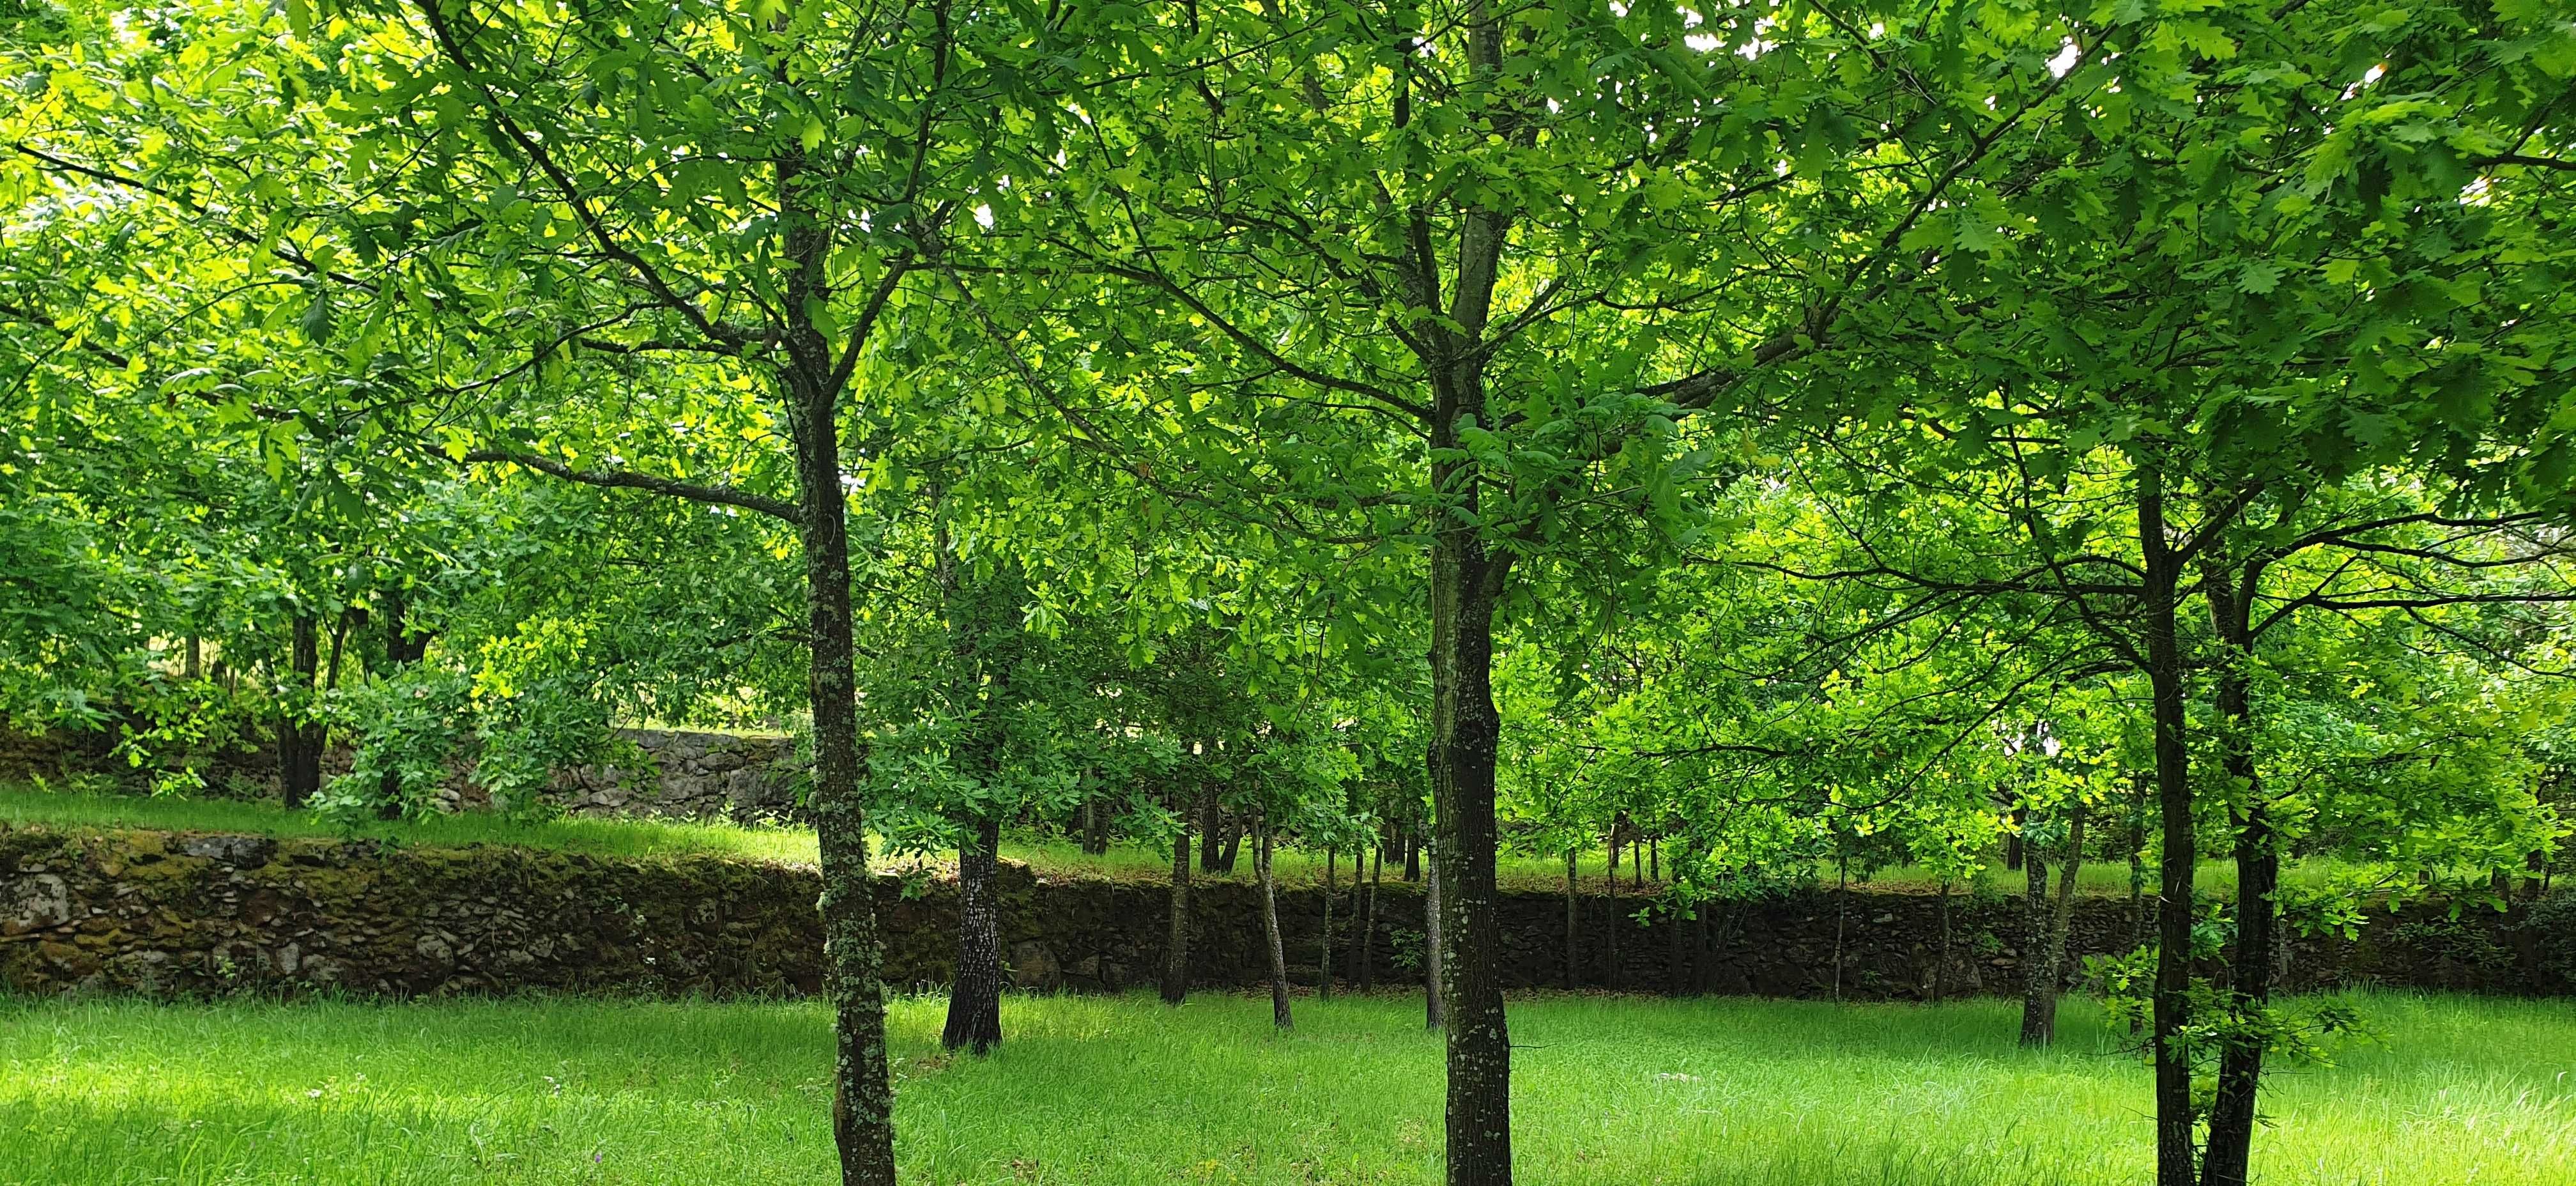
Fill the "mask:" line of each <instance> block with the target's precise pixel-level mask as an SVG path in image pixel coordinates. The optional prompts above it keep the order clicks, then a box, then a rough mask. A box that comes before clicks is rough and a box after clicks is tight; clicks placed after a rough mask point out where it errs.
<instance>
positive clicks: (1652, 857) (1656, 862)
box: [1646, 838, 1664, 885]
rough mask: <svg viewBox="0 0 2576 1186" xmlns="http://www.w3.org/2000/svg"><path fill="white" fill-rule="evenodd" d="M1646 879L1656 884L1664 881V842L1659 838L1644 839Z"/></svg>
mask: <svg viewBox="0 0 2576 1186" xmlns="http://www.w3.org/2000/svg"><path fill="white" fill-rule="evenodd" d="M1646 880H1648V881H1651V882H1654V883H1655V884H1657V885H1662V884H1663V882H1664V842H1663V841H1661V840H1657V839H1652V838H1649V839H1648V840H1647V841H1646Z"/></svg>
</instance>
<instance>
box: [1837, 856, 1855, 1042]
mask: <svg viewBox="0 0 2576 1186" xmlns="http://www.w3.org/2000/svg"><path fill="white" fill-rule="evenodd" d="M1834 847H1835V848H1837V849H1839V848H1841V847H1842V840H1841V838H1839V837H1837V838H1836V839H1835V840H1834ZM1834 871H1835V872H1834V1003H1835V1004H1837V1005H1839V1004H1842V1003H1843V924H1844V923H1845V921H1847V919H1848V916H1849V915H1850V914H1851V854H1850V853H1846V852H1837V853H1835V854H1834Z"/></svg>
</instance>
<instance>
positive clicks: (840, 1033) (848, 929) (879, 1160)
mask: <svg viewBox="0 0 2576 1186" xmlns="http://www.w3.org/2000/svg"><path fill="white" fill-rule="evenodd" d="M803 353H806V354H809V355H810V354H815V353H817V352H816V351H814V350H812V349H811V348H810V346H809V348H808V349H806V350H805V351H804V352H803ZM807 373H812V372H810V371H809V372H807ZM790 387H791V393H792V395H791V398H790V400H789V402H788V412H789V416H788V423H789V427H790V430H791V432H792V433H793V436H794V439H795V444H796V484H797V489H798V491H799V492H800V493H801V495H802V498H803V508H804V509H803V514H802V515H801V516H799V518H800V520H801V522H800V523H799V527H800V529H801V530H800V532H799V534H800V535H801V536H802V537H803V543H804V546H805V608H806V618H805V631H806V638H807V640H808V643H807V645H808V647H809V658H810V666H809V668H808V672H807V681H806V699H807V703H808V705H809V706H810V707H811V708H812V710H813V714H814V726H813V727H814V790H813V804H814V830H815V837H816V842H817V848H818V849H819V851H820V854H821V858H822V860H821V864H822V874H823V896H822V902H821V907H822V915H823V958H824V966H825V972H826V977H825V979H826V986H825V992H826V994H827V995H828V996H829V997H830V999H831V1002H832V1029H833V1045H834V1057H833V1099H832V1139H833V1142H834V1144H835V1145H836V1147H837V1148H838V1149H839V1151H840V1156H841V1181H842V1183H843V1186H893V1184H894V1089H893V1087H892V1085H891V1084H890V1083H889V1082H888V1081H887V1077H886V1036H885V986H884V984H883V983H882V982H881V981H880V980H879V969H880V967H881V963H882V959H883V954H882V952H881V951H880V950H879V949H878V946H877V915H876V897H875V893H874V887H873V879H872V878H870V877H869V875H868V823H867V815H866V810H865V808H864V807H863V806H862V805H861V801H860V798H859V785H860V782H861V778H860V767H859V763H860V761H861V758H860V752H859V716H858V682H857V676H856V669H855V663H856V658H857V653H858V652H857V647H856V646H855V645H854V644H853V642H852V639H851V635H850V538H849V523H848V520H847V517H846V511H845V509H844V498H845V495H844V494H843V491H842V486H841V460H840V439H839V430H838V427H837V422H836V421H837V418H836V417H835V415H834V411H835V408H836V405H837V401H836V400H835V399H834V398H833V395H832V394H831V392H830V391H829V390H827V389H825V388H823V387H820V386H818V385H814V384H810V383H791V384H790Z"/></svg>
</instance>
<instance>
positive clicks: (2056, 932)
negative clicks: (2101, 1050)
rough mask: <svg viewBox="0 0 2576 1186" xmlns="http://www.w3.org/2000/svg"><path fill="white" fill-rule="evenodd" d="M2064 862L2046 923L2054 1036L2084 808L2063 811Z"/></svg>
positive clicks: (2050, 1025) (2080, 859)
mask: <svg viewBox="0 0 2576 1186" xmlns="http://www.w3.org/2000/svg"><path fill="white" fill-rule="evenodd" d="M2067 813H2068V814H2067V819H2066V860H2065V862H2064V863H2063V864H2062V865H2060V866H2059V868H2058V870H2057V905H2056V908H2055V910H2054V911H2053V913H2052V915H2051V917H2050V918H2049V922H2048V969H2049V972H2048V975H2049V982H2048V987H2049V994H2048V1033H2049V1036H2050V1037H2051V1038H2052V1039H2053V1038H2055V1037H2056V1036H2057V1000H2058V997H2059V996H2061V995H2062V994H2064V993H2065V991H2066V981H2067V976H2068V974H2069V973H2070V971H2071V969H2069V968H2068V967H2067V960H2066V940H2067V936H2068V935H2069V934H2070V933H2071V932H2072V931H2073V930H2074V928H2075V879H2076V878H2077V877H2079V876H2081V875H2082V874H2083V872H2084V824H2085V813H2084V804H2083V803H2082V802H2081V801H2078V802H2076V803H2074V804H2071V805H2069V807H2068V808H2067Z"/></svg>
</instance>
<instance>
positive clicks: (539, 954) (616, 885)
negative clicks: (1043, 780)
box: [0, 827, 2576, 999]
mask: <svg viewBox="0 0 2576 1186" xmlns="http://www.w3.org/2000/svg"><path fill="white" fill-rule="evenodd" d="M1000 878H1001V884H1000V887H999V888H1000V901H1001V906H1002V918H1003V927H1004V933H1003V950H1004V952H1005V953H1006V958H1007V959H1008V960H1009V962H1010V964H1011V969H1012V973H1013V977H1014V979H1015V980H1016V982H1017V983H1018V984H1019V985H1020V986H1021V987H1023V988H1026V989H1032V990H1041V991H1052V990H1072V991H1115V990H1120V989H1126V988H1133V987H1137V986H1140V985H1143V984H1146V983H1149V982H1151V980H1152V978H1153V976H1154V975H1155V973H1156V970H1157V969H1158V968H1159V967H1160V965H1161V958H1162V952H1163V943H1164V937H1163V926H1164V917H1165V915H1164V911H1165V908H1166V902H1167V900H1168V899H1167V898H1166V896H1165V893H1166V891H1165V890H1164V889H1163V887H1161V886H1160V885H1156V884H1153V883H1152V882H1128V881H1117V880H1106V879H1091V878H1085V879H1064V880H1059V879H1053V878H1039V877H1036V876H1034V875H1032V874H1031V873H1030V871H1029V870H1028V869H1027V868H1025V867H1023V866H1018V865H1010V864H1006V865H1005V866H1004V867H1003V870H1002V873H1001V875H1000ZM820 890H821V882H820V880H819V877H818V875H817V874H816V873H815V871H814V870H813V869H811V868H810V867H799V866H783V865H773V864H765V863H759V862H752V861H743V860H733V859H726V858H717V857H684V858H663V859H631V858H607V857H597V856H588V855H583V854H578V853H561V852H547V851H535V850H528V849H517V848H499V847H477V848H466V849H434V848H415V847H391V846H386V845H381V844H377V843H373V842H366V841H344V840H330V839H285V840H279V839H270V838H266V837H256V836H235V835H207V834H196V833H166V832H154V831H88V830H53V829H47V828H38V827H28V828H19V829H15V830H11V829H6V828H0V989H5V990H8V991H16V992H26V993H58V992H75V991H116V992H140V993H149V994H199V993H221V992H231V991H260V992H287V993H295V992H307V991H315V990H337V991H347V992H355V993H361V994H381V995H385V996H392V997H414V996H440V995H453V994H485V993H504V992H512V991H518V990H526V989H547V990H556V991H573V992H615V993H662V994H700V995H709V996H731V995H743V994H784V995H800V994H806V993H811V992H815V991H817V990H818V989H819V988H820V986H821V978H822V960H821V943H822V932H821V927H820V925H819V921H818V919H817V917H816V913H815V900H816V896H817V894H818V893H819V892H820ZM876 893H877V905H878V909H879V915H880V919H881V921H882V926H881V930H882V932H883V937H884V942H885V947H886V977H887V980H888V981H889V983H891V984H894V985H896V986H898V987H922V988H935V987H938V986H941V985H943V984H945V983H946V981H947V980H948V978H949V974H950V972H951V970H952V967H953V964H952V960H953V952H954V946H955V939H954V927H955V925H956V890H955V886H954V884H953V883H951V882H948V881H944V880H939V879H932V878H912V879H906V878H901V877H895V876H881V877H879V878H878V880H877V884H876ZM1381 894H1382V896H1381V898H1380V900H1379V905H1378V920H1379V926H1378V928H1377V930H1376V931H1375V933H1374V934H1373V935H1372V936H1371V937H1370V941H1371V948H1370V958H1371V960H1372V962H1373V964H1374V967H1375V970H1376V972H1377V975H1378V979H1379V981H1380V982H1381V983H1385V984H1404V983H1408V982H1411V981H1412V980H1413V979H1414V973H1413V972H1411V971H1410V970H1408V969H1407V968H1405V967H1404V966H1403V965H1402V964H1401V963H1400V962H1399V961H1400V959H1401V958H1402V956H1403V955H1404V954H1405V953H1407V952H1409V951H1418V950H1419V939H1418V936H1419V933H1420V927H1421V916H1422V898H1421V895H1420V893H1419V892H1418V891H1417V889H1416V887H1413V886H1408V885H1389V886H1386V887H1384V888H1383V889H1382V891H1381ZM1194 902H1195V904H1196V922H1195V928H1194V932H1195V937H1194V939H1193V941H1192V946H1191V950H1192V954H1193V964H1194V973H1195V977H1196V979H1197V980H1198V982H1199V983H1200V984H1202V985H1206V986H1214V987H1231V986H1249V985H1254V984H1258V983H1261V982H1262V981H1263V979H1264V978H1265V977H1266V975H1267V957H1266V954H1265V953H1264V951H1263V949H1262V946H1261V923H1260V910H1259V900H1258V898H1257V896H1256V891H1255V890H1254V889H1253V888H1252V887H1250V886H1246V885H1242V884H1237V883H1230V882H1219V883H1212V884H1202V885H1201V886H1200V887H1199V889H1198V892H1197V893H1196V894H1195V895H1194ZM1638 904H1639V903H1638V902H1637V901H1636V900H1634V899H1623V900H1620V901H1618V902H1616V903H1613V902H1611V901H1609V900H1607V899H1593V900H1588V901H1585V902H1583V903H1582V904H1581V908H1582V910H1583V911H1584V924H1585V925H1584V927H1583V931H1582V941H1581V952H1580V960H1579V963H1580V965H1581V966H1580V973H1581V975H1580V976H1579V982H1580V983H1581V984H1582V985H1583V986H1585V987H1591V988H1619V989H1627V990H1632V991H1648V992H1665V991H1685V992H1687V991H1705V992H1723V993H1760V994H1766V995H1777V996H1794V997H1819V996H1826V995H1830V994H1831V993H1832V992H1833V991H1834V988H1835V977H1836V966H1837V964H1836V959H1835V943H1834V936H1835V935H1836V933H1837V929H1838V928H1837V915H1838V913H1839V916H1840V917H1839V921H1840V927H1839V930H1840V932H1841V933H1842V935H1843V936H1844V940H1843V943H1842V945H1841V960H1840V980H1841V988H1842V992H1843V994H1844V995H1845V996H1848V997H1853V998H1859V999H1873V998H1875V999H1889V998H1893V999H1919V998H1922V997H1925V996H1928V995H1930V994H1931V993H1932V991H1933V988H1934V983H1933V978H1934V973H1935V971H1936V970H1939V969H1944V968H1946V971H1943V972H1942V980H1941V984H1940V990H1941V991H1942V992H1943V993H1944V994H1947V995H1961V994H1966V993H1972V992H1978V991H1996V992H2010V991H2012V990H2013V986H2015V985H2017V984H2018V983H2019V973H2018V971H2017V965H2018V962H2019V958H2018V957H2019V953H2018V952H2017V951H2016V950H2015V949H2014V948H2013V945H2012V944H2011V942H2010V940H2009V938H2008V936H2010V935H2011V934H2012V933H2013V929H2012V928H2013V927H2014V926H2015V925H2016V922H2015V920H2016V919H2017V918H2018V911H2017V910H2015V909H2014V908H2013V907H2012V906H2011V905H2010V904H2009V903H2003V902H1995V901H1986V902H1978V901H1973V900H1969V899H1959V900H1954V901H1953V903H1952V909H1951V917H1950V935H1951V955H1952V958H1951V960H1950V961H1949V962H1948V964H1946V965H1944V964H1943V963H1942V961H1941V959H1940V957H1939V953H1940V941H1939V935H1940V920H1939V911H1940V907H1939V903H1938V901H1937V900H1936V899H1934V898H1931V897H1928V896H1922V895H1909V894H1876V893H1854V894H1852V895H1850V897H1849V898H1848V899H1844V900H1840V901H1837V900H1836V899H1835V897H1834V896H1833V895H1831V894H1815V895H1808V896H1803V897H1796V898H1788V899H1781V900H1777V901H1771V902H1764V903H1755V904H1747V905H1743V906H1740V907H1736V908H1733V909H1731V910H1712V911H1710V912H1708V913H1707V916H1706V920H1705V922H1701V921H1691V922H1685V923H1678V924H1676V923H1671V922H1665V923H1659V924H1655V925H1639V924H1637V923H1636V922H1635V921H1633V919H1631V918H1630V917H1629V914H1630V912H1631V911H1633V910H1634V909H1635V908H1636V907H1637V906H1638ZM1564 909H1565V906H1564V900H1563V899H1562V898H1561V897H1557V896H1554V895H1545V894H1505V895H1503V902H1502V910H1501V921H1502V923H1503V927H1504V952H1505V961H1504V974H1505V980H1506V984H1507V985H1508V986H1511V987H1530V986H1555V985H1559V984H1561V983H1562V982H1563V979H1564V968H1565V960H1564V941H1565V940H1564V936H1565V913H1564ZM1322 913H1323V895H1322V894H1321V893H1320V892H1317V891H1315V890H1311V889H1305V890H1291V891H1288V892H1286V893H1284V894H1283V896H1282V901H1281V903H1280V914H1281V924H1282V926H1283V928H1284V929H1285V931H1286V933H1287V937H1288V943H1289V949H1290V960H1291V963H1292V965H1293V966H1292V969H1291V972H1292V975H1293V976H1295V978H1297V979H1298V980H1299V981H1300V982H1303V983H1312V982H1314V980H1315V979H1316V978H1317V977H1318V976H1319V975H1320V970H1319V967H1318V964H1319V961H1320V959H1321V947H1320V942H1319V940H1320V936H1321V933H1322V926H1321V924H1322ZM1334 914H1335V929H1336V931H1337V933H1338V935H1339V937H1340V941H1339V942H1337V944H1336V950H1337V956H1336V961H1335V962H1336V965H1337V966H1336V970H1337V971H1338V972H1339V973H1340V974H1341V976H1342V978H1343V979H1345V980H1348V979H1350V978H1352V977H1353V976H1354V975H1355V974H1356V968H1357V965H1356V952H1355V950H1354V948H1353V946H1352V944H1351V941H1350V940H1351V939H1352V938H1353V937H1355V936H1356V935H1357V934H1358V927H1357V926H1356V925H1355V917H1354V914H1353V902H1352V900H1351V899H1350V897H1349V895H1348V893H1347V892H1345V894H1344V895H1342V896H1341V897H1339V898H1337V900H1336V902H1335V908H1334ZM2571 919H2576V906H2572V905H2571V904H2570V903H2569V902H2568V901H2567V900H2564V899H2563V898H2562V899H2553V900H2544V902H2543V903H2541V904H2539V906H2538V907H2533V906H2524V907H2519V908H2517V910H2516V911H2515V912H2512V913H2507V914H2495V913H2493V912H2488V913H2485V914H2473V915H2470V916H2468V917H2467V918H2466V919H2465V920H2464V921H2461V922H2452V921H2450V920H2449V919H2448V918H2447V916H2446V915H2444V914H2442V913H2441V912H2438V911H2429V910H2418V911H2414V912H2410V913H2408V914H2406V915H2402V916H2399V917H2397V918H2394V919H2383V920H2382V921H2380V922H2379V923H2375V924H2374V925H2373V926H2371V927H2370V928H2369V929H2368V930H2366V931H2365V933H2364V938H2363V939H2362V940H2361V941H2360V942H2357V943H2342V942H2336V943H2325V944H2312V945H2307V946H2303V947H2302V948H2300V949H2299V950H2298V951H2297V952H2296V953H2294V955H2293V956H2292V958H2291V961H2290V966H2291V970H2292V975H2293V979H2294V980H2295V981H2296V982H2297V983H2299V984H2301V985H2304V986H2311V987H2313V986H2323V985H2332V984H2353V983H2382V984H2395V985H2412V986H2422V987H2440V988H2456V989H2470V990H2478V991H2489V992H2517V993H2531V992H2566V991H2568V990H2569V989H2570V987H2571V984H2570V976H2571V974H2576V953H2571V948H2570V943H2571V935H2570V933H2569V931H2568V928H2567V926H2566V925H2565V924H2566V923H2567V922H2568V921H2569V920H2571ZM1614 920H1615V921H1614ZM2130 926H2131V923H2130V920H2129V919H2128V917H2127V912H2126V908H2125V904H2124V903H2121V902H2119V901H2116V900H2114V901H2101V900H2087V901H2085V902H2084V903H2083V904H2082V906H2081V908H2080V909H2079V910H2078V912H2077V921H2076V938H2077V944H2076V946H2077V948H2078V949H2079V950H2080V951H2092V952H2098V951H2104V950H2109V949H2111V948H2113V947H2115V946H2119V945H2122V944H2124V943H2125V941H2126V936H2127V935H2128V934H2130ZM1614 942H1615V950H1616V952H1617V955H1616V957H1615V958H1614V957H1613V956H1612V954H1611V952H1612V951H1613V945H1614Z"/></svg>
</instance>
